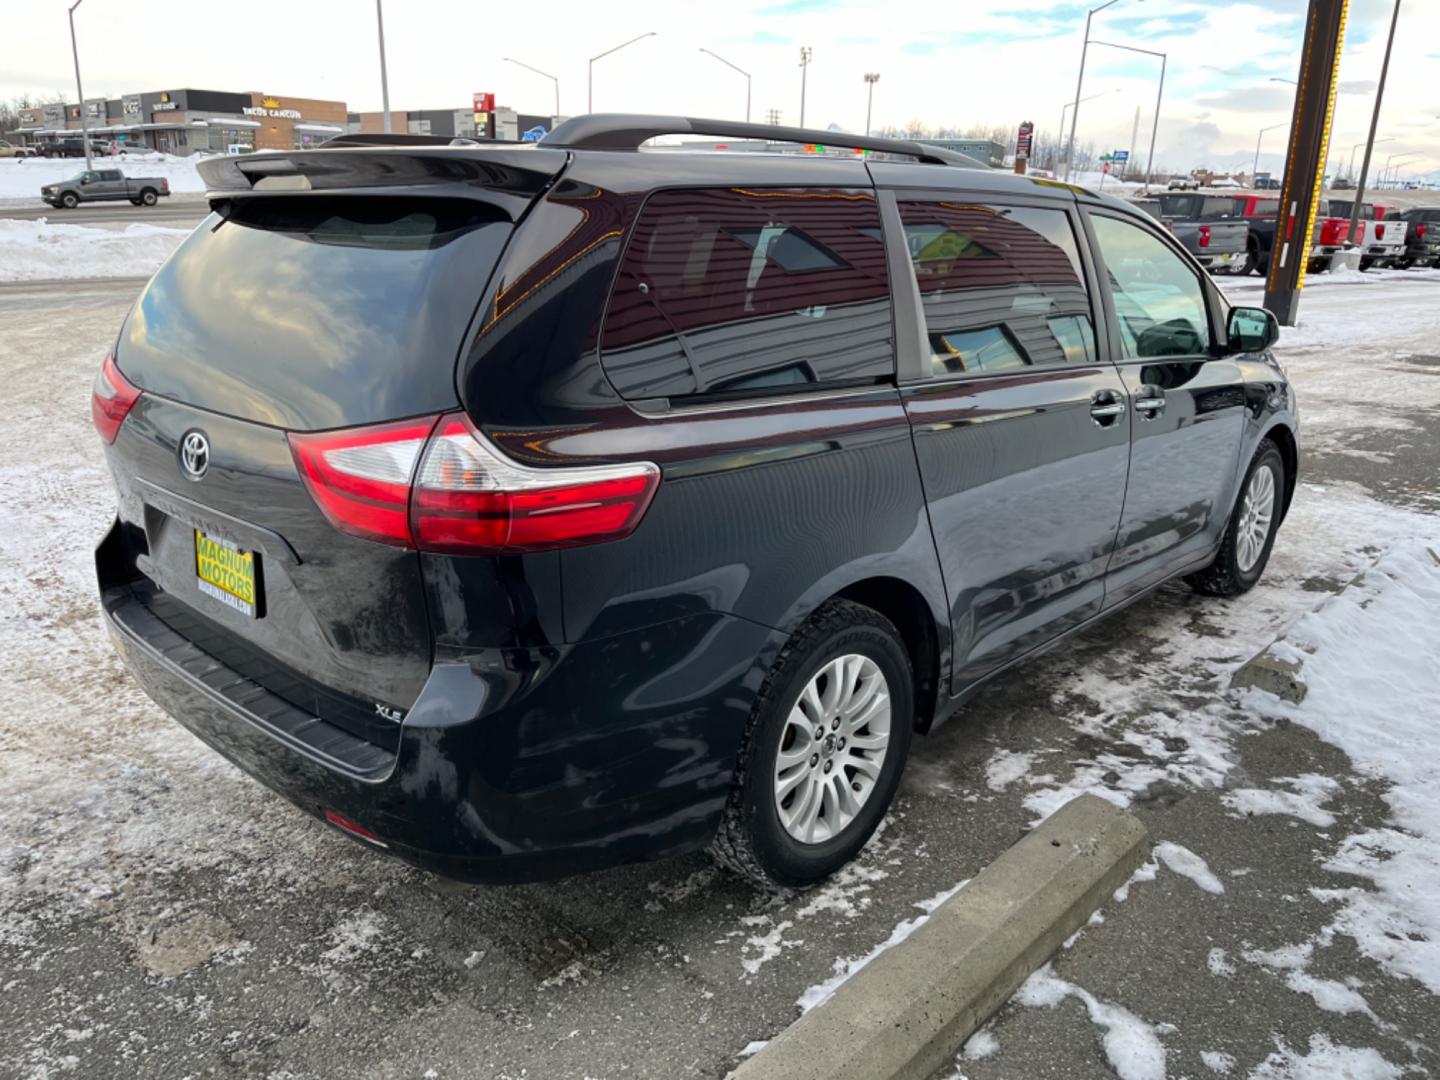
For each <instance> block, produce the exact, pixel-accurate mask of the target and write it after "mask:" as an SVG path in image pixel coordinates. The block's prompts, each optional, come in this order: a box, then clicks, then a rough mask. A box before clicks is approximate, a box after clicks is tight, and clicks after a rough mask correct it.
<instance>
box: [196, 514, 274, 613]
mask: <svg viewBox="0 0 1440 1080" xmlns="http://www.w3.org/2000/svg"><path fill="white" fill-rule="evenodd" d="M192 532H193V534H194V535H193V538H192V539H193V542H194V545H195V585H196V588H197V589H198V590H199V592H200V594H201V595H202V596H206V597H208V598H210V599H211V600H214V601H216V602H217V603H219V604H221V605H222V606H224V607H227V608H229V609H230V610H231V611H233V612H235V614H237V615H240V616H242V617H243V618H246V619H256V618H259V616H260V608H261V597H262V596H263V595H264V594H263V591H262V589H261V578H260V555H259V553H258V552H256V551H252V550H248V549H246V548H242V547H240V546H239V545H238V544H235V543H232V542H231V541H229V540H226V539H225V538H224V537H221V536H216V535H214V534H213V533H207V532H206V531H205V530H204V529H198V528H197V529H192Z"/></svg>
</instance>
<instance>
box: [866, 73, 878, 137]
mask: <svg viewBox="0 0 1440 1080" xmlns="http://www.w3.org/2000/svg"><path fill="white" fill-rule="evenodd" d="M879 81H880V76H879V74H878V73H877V72H874V71H867V72H866V73H865V84H866V87H865V134H866V135H869V134H870V106H872V105H874V104H875V84H876V83H877V82H879Z"/></svg>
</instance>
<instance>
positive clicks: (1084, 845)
mask: <svg viewBox="0 0 1440 1080" xmlns="http://www.w3.org/2000/svg"><path fill="white" fill-rule="evenodd" d="M1149 846H1150V843H1149V837H1148V835H1147V833H1146V831H1145V827H1144V826H1143V825H1142V824H1141V823H1140V822H1139V820H1138V819H1136V818H1135V817H1133V816H1132V815H1130V814H1128V813H1126V812H1125V811H1123V810H1120V809H1118V808H1117V807H1115V806H1113V805H1112V804H1110V803H1108V802H1106V801H1105V800H1104V799H1100V798H1097V797H1095V796H1093V795H1082V796H1080V797H1079V798H1077V799H1073V800H1072V801H1070V802H1069V803H1066V804H1065V806H1063V807H1061V809H1060V810H1058V811H1057V812H1056V813H1054V814H1052V815H1051V816H1050V817H1049V818H1047V819H1046V820H1045V821H1044V822H1042V823H1041V824H1040V825H1039V826H1038V827H1037V828H1036V829H1034V830H1033V831H1032V832H1031V833H1029V834H1028V835H1027V836H1026V837H1025V838H1024V839H1022V840H1021V841H1020V842H1019V843H1017V844H1016V845H1015V846H1014V847H1012V848H1010V849H1009V850H1008V851H1006V852H1005V853H1004V854H1003V855H1001V856H1000V857H999V858H998V859H996V860H995V861H994V862H993V863H991V864H990V865H989V866H987V867H986V868H985V869H984V870H982V871H981V872H980V873H979V874H978V875H976V877H975V879H974V880H973V881H971V882H970V883H969V884H968V885H966V886H965V887H964V888H963V889H961V890H960V891H959V892H958V893H956V894H955V895H954V896H953V897H951V898H950V899H949V900H947V901H946V902H945V903H944V904H942V905H941V906H940V907H939V908H937V909H936V910H935V912H934V914H932V915H931V916H930V919H929V921H927V922H926V923H925V924H924V925H923V926H921V927H920V928H918V929H917V930H916V931H915V932H914V933H913V934H911V935H910V936H909V937H908V938H906V939H905V940H904V941H902V942H900V943H899V944H898V945H896V946H895V947H894V948H891V949H889V950H887V951H885V952H883V953H881V954H880V955H879V956H877V957H876V958H875V959H874V960H872V961H871V962H870V963H869V964H867V965H866V966H865V967H864V968H862V969H861V970H860V971H859V972H857V973H856V974H855V975H854V976H853V977H852V978H851V979H849V980H848V981H846V982H845V983H844V984H843V985H842V986H841V987H840V988H839V989H838V990H837V991H836V992H835V995H834V997H832V998H830V1000H829V1001H827V1002H825V1003H824V1004H823V1005H820V1006H818V1007H816V1008H815V1009H813V1010H811V1011H810V1012H808V1013H806V1014H805V1015H804V1016H802V1017H801V1018H800V1019H799V1020H797V1021H796V1022H795V1023H794V1024H792V1025H791V1026H790V1027H789V1028H787V1029H786V1030H785V1031H784V1032H782V1033H781V1034H780V1035H779V1036H777V1037H776V1038H775V1039H773V1040H771V1042H770V1043H769V1045H767V1046H766V1047H765V1048H764V1049H763V1050H761V1051H760V1052H759V1053H758V1054H756V1055H755V1056H754V1057H752V1058H750V1059H749V1060H748V1061H746V1062H745V1063H744V1064H742V1065H741V1066H740V1067H739V1068H738V1069H736V1070H735V1071H734V1072H733V1073H732V1074H731V1075H732V1077H733V1078H734V1080H772V1078H782V1077H783V1078H784V1080H810V1078H815V1080H821V1078H824V1080H892V1078H893V1080H900V1078H906V1080H923V1078H925V1077H928V1076H930V1075H931V1074H932V1073H933V1072H934V1071H935V1070H936V1069H938V1068H940V1067H941V1066H943V1065H945V1064H947V1063H948V1062H949V1061H950V1060H951V1058H952V1057H953V1055H954V1053H955V1052H956V1050H958V1049H959V1047H960V1046H961V1045H962V1044H963V1043H964V1042H965V1040H966V1039H968V1038H969V1037H970V1035H971V1034H972V1033H973V1032H974V1031H975V1030H976V1029H977V1028H978V1027H979V1026H980V1025H981V1024H983V1023H984V1022H985V1021H986V1020H987V1019H988V1018H989V1017H990V1015H991V1014H992V1013H994V1012H995V1010H996V1009H998V1008H999V1007H1000V1005H1001V1004H1002V1003H1004V1001H1005V1000H1006V999H1007V998H1009V996H1010V995H1011V994H1012V993H1014V991H1015V989H1016V988H1017V987H1018V986H1019V985H1020V984H1021V983H1022V982H1023V981H1024V980H1025V979H1026V978H1027V977H1028V976H1029V975H1030V973H1031V972H1032V971H1034V970H1035V969H1036V968H1038V967H1039V966H1040V965H1041V964H1043V963H1045V961H1046V960H1047V959H1048V958H1049V957H1050V955H1051V954H1052V953H1053V952H1055V950H1056V949H1058V948H1059V947H1060V944H1061V943H1062V942H1063V941H1064V940H1065V939H1066V938H1068V937H1069V936H1070V935H1071V934H1073V933H1074V932H1075V931H1076V930H1078V929H1080V928H1081V927H1082V926H1084V925H1085V923H1086V922H1087V921H1088V920H1089V918H1090V916H1091V914H1093V913H1094V912H1095V910H1096V909H1097V908H1099V907H1100V906H1101V905H1102V904H1103V903H1104V902H1105V901H1106V900H1107V899H1108V898H1109V897H1110V896H1111V894H1112V893H1113V892H1114V891H1115V890H1116V889H1117V888H1119V887H1120V886H1121V885H1122V884H1124V883H1125V881H1126V880H1128V879H1129V877H1130V875H1131V874H1132V873H1133V872H1134V871H1135V869H1136V867H1138V866H1139V865H1140V864H1141V863H1142V862H1143V861H1144V859H1145V857H1146V854H1147V853H1148V851H1149Z"/></svg>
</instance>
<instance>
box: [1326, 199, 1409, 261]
mask: <svg viewBox="0 0 1440 1080" xmlns="http://www.w3.org/2000/svg"><path fill="white" fill-rule="evenodd" d="M1354 209H1355V202H1354V200H1352V199H1331V200H1330V213H1331V214H1332V215H1333V216H1335V217H1340V218H1345V219H1347V221H1348V219H1349V217H1350V214H1351V212H1352V211H1353V210H1354ZM1390 209H1393V207H1386V206H1378V205H1376V204H1374V203H1361V204H1360V220H1359V221H1358V222H1357V223H1356V227H1355V236H1354V237H1353V240H1354V243H1355V247H1356V248H1357V249H1358V250H1359V252H1360V269H1361V270H1369V269H1370V268H1371V267H1372V266H1398V265H1399V264H1400V261H1401V259H1403V258H1404V256H1405V232H1406V230H1407V229H1408V227H1409V226H1408V225H1407V223H1406V222H1404V221H1386V220H1385V215H1386V211H1387V210H1390Z"/></svg>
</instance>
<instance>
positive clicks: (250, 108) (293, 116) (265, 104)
mask: <svg viewBox="0 0 1440 1080" xmlns="http://www.w3.org/2000/svg"><path fill="white" fill-rule="evenodd" d="M241 112H243V113H244V114H245V115H246V116H271V117H274V118H276V119H277V120H299V119H300V110H299V109H282V108H281V107H280V102H279V100H278V99H277V98H264V99H262V100H261V102H260V104H259V105H246V106H245V107H244V108H243V109H242V110H241Z"/></svg>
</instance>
